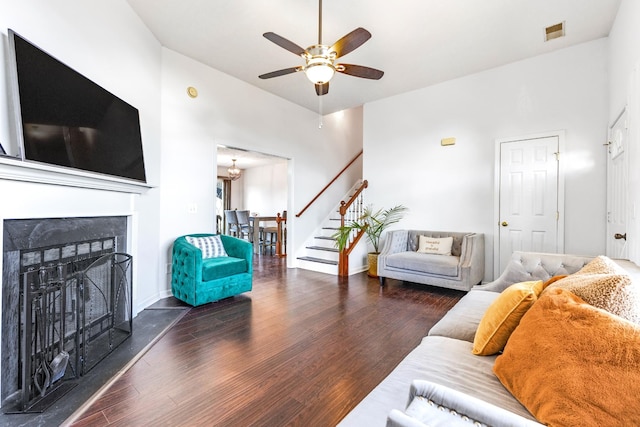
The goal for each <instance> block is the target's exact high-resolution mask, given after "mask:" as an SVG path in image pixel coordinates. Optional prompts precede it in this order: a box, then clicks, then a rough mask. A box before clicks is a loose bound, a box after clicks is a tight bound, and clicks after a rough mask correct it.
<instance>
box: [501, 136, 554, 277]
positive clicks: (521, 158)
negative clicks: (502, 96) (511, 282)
mask: <svg viewBox="0 0 640 427" xmlns="http://www.w3.org/2000/svg"><path fill="white" fill-rule="evenodd" d="M498 149H499V150H500V153H499V155H500V169H499V170H500V177H499V186H500V187H499V190H498V191H499V207H498V209H499V213H498V218H499V219H498V244H499V249H498V253H499V262H498V271H497V272H496V276H497V275H498V274H499V273H500V272H502V271H504V269H505V267H506V265H507V263H508V262H509V259H510V258H511V254H512V253H513V252H514V251H532V252H553V253H555V252H559V251H560V250H562V249H563V248H561V247H560V246H561V242H562V236H561V235H560V233H559V227H558V224H559V216H560V210H559V208H558V206H559V200H558V199H559V185H558V184H559V171H558V165H559V162H558V157H559V151H560V147H559V137H558V136H547V137H540V138H532V139H523V140H516V141H503V142H500V143H499V147H498Z"/></svg>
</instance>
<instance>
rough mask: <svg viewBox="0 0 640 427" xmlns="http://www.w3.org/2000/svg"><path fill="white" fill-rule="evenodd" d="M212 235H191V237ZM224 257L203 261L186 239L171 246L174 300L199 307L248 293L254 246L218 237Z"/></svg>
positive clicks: (182, 238)
mask: <svg viewBox="0 0 640 427" xmlns="http://www.w3.org/2000/svg"><path fill="white" fill-rule="evenodd" d="M212 235H213V234H190V235H189V236H192V237H205V236H212ZM220 238H221V239H222V245H223V246H224V249H225V251H226V252H227V255H229V256H227V257H219V258H206V259H202V251H201V250H200V249H199V248H197V247H195V246H193V245H191V244H190V243H188V242H187V240H186V239H185V236H181V237H178V238H177V239H176V240H175V241H174V242H173V252H172V266H171V267H172V268H171V291H172V292H173V296H175V297H176V298H178V299H179V300H182V301H184V302H186V303H187V304H190V305H192V306H198V305H202V304H206V303H209V302H212V301H217V300H220V299H223V298H227V297H231V296H234V295H238V294H241V293H243V292H248V291H250V290H251V288H252V283H253V246H252V245H251V243H249V242H247V241H245V240H240V239H238V238H235V237H232V236H227V235H225V234H221V235H220Z"/></svg>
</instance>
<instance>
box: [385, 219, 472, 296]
mask: <svg viewBox="0 0 640 427" xmlns="http://www.w3.org/2000/svg"><path fill="white" fill-rule="evenodd" d="M421 235H422V236H427V237H433V238H442V237H453V245H452V246H451V255H435V254H426V253H418V252H417V249H418V238H419V236H421ZM378 277H379V278H380V284H381V285H384V282H385V279H386V278H390V279H397V280H405V281H407V282H413V283H420V284H423V285H433V286H440V287H444V288H450V289H457V290H462V291H468V290H469V289H471V287H472V286H473V285H477V284H478V283H480V282H481V281H482V279H483V277H484V235H483V234H479V233H463V232H452V231H428V230H395V231H390V232H389V233H388V234H387V236H386V240H385V242H384V245H383V247H382V249H381V251H380V255H378Z"/></svg>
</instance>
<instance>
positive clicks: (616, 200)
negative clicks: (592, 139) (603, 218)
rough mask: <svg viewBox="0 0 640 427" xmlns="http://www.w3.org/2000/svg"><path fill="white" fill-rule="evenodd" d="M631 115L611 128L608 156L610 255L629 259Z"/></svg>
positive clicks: (608, 253) (619, 119) (607, 252)
mask: <svg viewBox="0 0 640 427" xmlns="http://www.w3.org/2000/svg"><path fill="white" fill-rule="evenodd" d="M627 129H628V126H627V113H626V110H624V111H623V112H622V114H620V116H619V117H618V118H617V119H616V121H615V122H614V124H613V126H611V128H610V129H609V147H608V148H609V150H608V151H609V155H608V156H607V241H606V246H607V248H606V255H607V256H608V257H610V258H624V259H626V258H628V251H627V244H626V243H627V240H626V237H627V230H626V228H627V179H628V172H627V171H628V169H627V168H628V166H627V163H628V162H627V158H628V157H627V155H626V154H625V153H626V151H627V150H626V145H627V135H628V131H627Z"/></svg>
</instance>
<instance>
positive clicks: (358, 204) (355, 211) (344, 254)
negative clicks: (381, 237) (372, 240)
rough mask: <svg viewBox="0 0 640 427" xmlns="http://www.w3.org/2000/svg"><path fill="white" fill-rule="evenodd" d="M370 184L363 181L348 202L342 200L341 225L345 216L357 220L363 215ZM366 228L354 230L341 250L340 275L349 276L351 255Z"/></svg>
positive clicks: (350, 219) (341, 225)
mask: <svg viewBox="0 0 640 427" xmlns="http://www.w3.org/2000/svg"><path fill="white" fill-rule="evenodd" d="M368 186H369V182H368V181H367V180H364V181H362V184H361V185H360V186H359V187H358V189H357V190H356V192H355V193H354V194H353V196H351V198H350V199H349V200H347V201H346V202H345V201H344V200H343V201H342V202H340V227H344V225H345V218H346V220H347V221H356V220H358V219H359V218H361V217H362V214H363V212H364V201H363V198H364V194H363V193H362V192H363V191H364V189H365V188H367V187H368ZM365 231H366V229H361V230H353V232H352V235H351V238H350V239H349V240H348V241H347V245H346V246H345V247H344V248H343V249H342V250H341V251H340V253H339V255H338V276H341V277H347V276H349V255H350V254H351V252H352V251H353V249H354V248H355V247H356V245H357V244H358V242H359V241H360V239H361V238H362V236H363V235H364V233H365Z"/></svg>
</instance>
